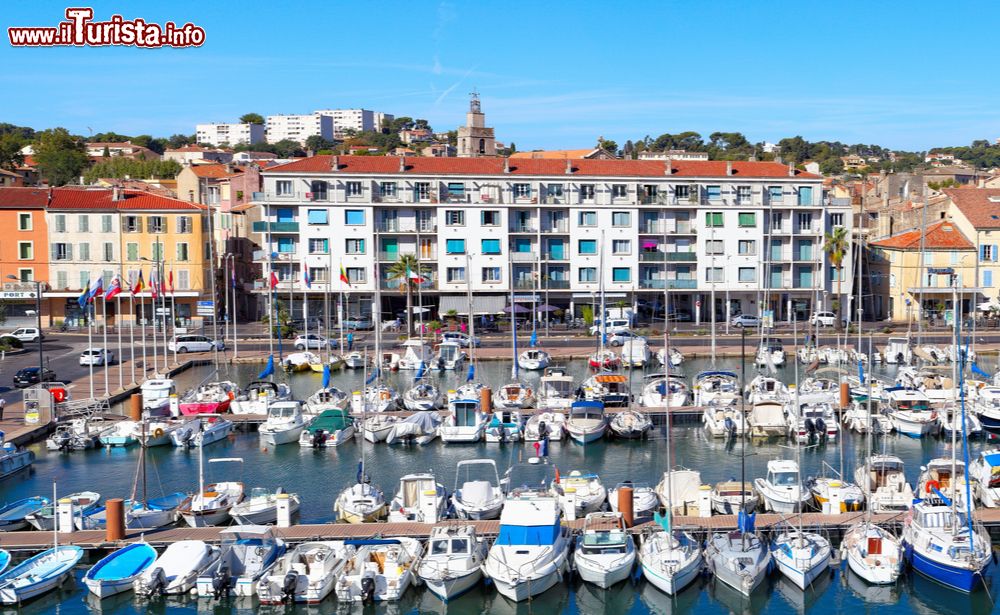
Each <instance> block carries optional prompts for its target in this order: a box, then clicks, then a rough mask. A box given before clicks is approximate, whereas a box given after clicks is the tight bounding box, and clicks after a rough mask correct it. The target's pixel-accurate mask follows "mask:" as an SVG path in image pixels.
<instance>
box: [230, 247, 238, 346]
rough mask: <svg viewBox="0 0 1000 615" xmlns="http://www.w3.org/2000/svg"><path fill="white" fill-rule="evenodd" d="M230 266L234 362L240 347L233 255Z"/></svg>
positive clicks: (234, 259) (234, 258)
mask: <svg viewBox="0 0 1000 615" xmlns="http://www.w3.org/2000/svg"><path fill="white" fill-rule="evenodd" d="M229 266H230V267H231V268H232V271H231V273H230V276H231V277H230V282H229V287H230V289H231V291H230V292H232V293H233V360H235V359H236V358H237V356H239V346H238V345H237V342H236V311H237V309H238V308H237V306H236V257H235V255H233V256H232V258H231V260H230V261H229Z"/></svg>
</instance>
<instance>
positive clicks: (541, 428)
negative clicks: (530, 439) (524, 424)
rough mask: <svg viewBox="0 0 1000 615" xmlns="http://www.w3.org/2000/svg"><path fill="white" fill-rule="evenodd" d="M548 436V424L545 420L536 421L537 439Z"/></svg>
mask: <svg viewBox="0 0 1000 615" xmlns="http://www.w3.org/2000/svg"><path fill="white" fill-rule="evenodd" d="M548 436H549V426H548V425H546V424H545V421H538V439H539V440H544V439H545V438H547V437H548Z"/></svg>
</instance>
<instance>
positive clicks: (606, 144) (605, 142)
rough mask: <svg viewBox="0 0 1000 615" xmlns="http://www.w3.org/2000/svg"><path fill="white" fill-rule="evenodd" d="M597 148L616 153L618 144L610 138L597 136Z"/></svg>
mask: <svg viewBox="0 0 1000 615" xmlns="http://www.w3.org/2000/svg"><path fill="white" fill-rule="evenodd" d="M597 148H598V149H603V150H604V151H606V152H608V153H611V154H617V153H618V144H617V143H615V142H614V141H612V140H610V139H605V138H604V137H597Z"/></svg>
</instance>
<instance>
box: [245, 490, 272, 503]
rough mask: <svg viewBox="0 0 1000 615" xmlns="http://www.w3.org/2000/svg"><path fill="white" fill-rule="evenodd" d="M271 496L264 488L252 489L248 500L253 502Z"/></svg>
mask: <svg viewBox="0 0 1000 615" xmlns="http://www.w3.org/2000/svg"><path fill="white" fill-rule="evenodd" d="M269 495H271V492H270V491H268V490H267V488H266V487H254V488H253V489H251V490H250V499H251V500H255V499H257V498H266V497H267V496H269Z"/></svg>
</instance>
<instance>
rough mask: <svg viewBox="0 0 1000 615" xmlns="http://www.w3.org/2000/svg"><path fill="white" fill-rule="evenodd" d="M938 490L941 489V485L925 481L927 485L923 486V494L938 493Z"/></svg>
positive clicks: (934, 481)
mask: <svg viewBox="0 0 1000 615" xmlns="http://www.w3.org/2000/svg"><path fill="white" fill-rule="evenodd" d="M940 489H941V483H939V482H937V481H936V480H929V481H927V484H926V485H925V486H924V492H925V493H931V492H932V491H938V490H940Z"/></svg>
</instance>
